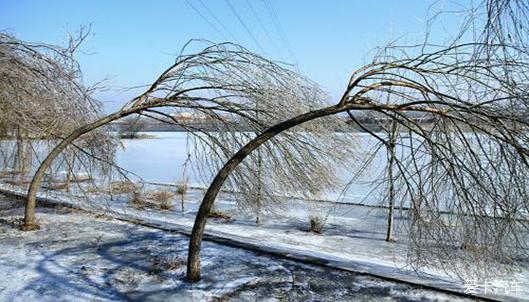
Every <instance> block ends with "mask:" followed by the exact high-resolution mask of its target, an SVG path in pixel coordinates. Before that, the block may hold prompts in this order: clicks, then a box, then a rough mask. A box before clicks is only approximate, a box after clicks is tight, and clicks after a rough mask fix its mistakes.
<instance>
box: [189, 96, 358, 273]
mask: <svg viewBox="0 0 529 302" xmlns="http://www.w3.org/2000/svg"><path fill="white" fill-rule="evenodd" d="M354 106H355V104H353V103H341V104H338V105H334V106H329V107H325V108H322V109H319V110H315V111H311V112H307V113H305V114H302V115H299V116H297V117H294V118H291V119H289V120H286V121H284V122H281V123H279V124H277V125H275V126H273V127H271V128H269V129H268V130H266V131H265V132H263V133H262V134H260V135H258V136H257V137H255V138H254V139H252V140H251V141H250V142H248V143H247V144H246V145H245V146H244V147H242V148H241V149H240V150H239V151H238V152H237V153H235V155H233V157H232V158H230V159H229V160H228V161H227V162H226V164H224V166H223V167H222V169H220V170H219V172H218V173H217V175H216V176H215V178H214V179H213V181H212V182H211V184H210V185H209V187H208V190H207V191H206V194H205V195H204V198H203V199H202V203H201V204H200V208H199V209H198V213H197V216H196V218H195V223H194V225H193V230H192V233H191V239H190V241H189V251H188V256H187V280H188V281H190V282H196V281H198V280H200V246H201V243H202V235H203V234H204V229H205V227H206V222H207V219H208V216H209V213H210V211H211V208H212V206H213V203H214V202H215V198H216V197H217V195H218V193H219V191H220V189H221V188H222V186H223V185H224V182H225V181H226V179H227V178H228V176H229V175H230V174H231V172H233V170H235V168H236V167H237V166H238V165H239V164H240V163H241V162H242V161H243V160H244V159H245V158H246V157H247V156H248V155H249V154H250V153H251V152H252V151H254V150H255V149H257V148H258V147H259V146H261V145H262V144H264V143H266V142H267V141H268V140H270V139H271V138H273V137H274V136H276V135H277V134H279V133H281V132H283V131H285V130H288V129H290V128H292V127H294V126H297V125H300V124H303V123H305V122H308V121H310V120H314V119H317V118H320V117H324V116H329V115H333V114H336V113H339V112H344V111H347V110H351V109H353V107H354Z"/></svg>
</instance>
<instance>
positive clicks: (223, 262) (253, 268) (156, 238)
mask: <svg viewBox="0 0 529 302" xmlns="http://www.w3.org/2000/svg"><path fill="white" fill-rule="evenodd" d="M22 212H23V208H22V203H21V202H20V201H18V202H17V201H15V200H13V198H7V197H5V196H1V195H0V301H120V300H142V301H208V300H210V301H220V300H222V301H225V300H235V301H464V300H465V299H463V298H460V297H456V296H451V295H447V294H444V293H439V292H436V291H430V290H424V289H420V288H417V287H413V286H410V285H404V284H401V283H395V282H390V281H384V280H381V279H377V278H373V277H369V276H363V275H359V274H355V273H350V272H345V271H341V270H335V269H331V268H325V267H321V266H314V265H308V264H302V263H300V262H296V261H291V260H287V259H284V258H276V257H272V256H269V255H266V254H262V253H256V252H251V251H247V250H243V249H238V248H233V247H228V246H224V245H220V244H216V243H212V242H207V241H206V242H204V243H203V252H202V273H203V279H202V280H201V281H200V282H198V283H197V284H189V283H187V282H185V281H184V280H185V279H184V272H185V256H186V250H187V244H188V238H187V237H186V236H183V235H179V234H175V233H169V232H165V231H161V230H157V229H152V228H147V227H143V226H138V225H135V224H132V223H126V222H121V221H117V220H115V219H112V218H109V217H108V216H105V215H97V214H88V213H85V212H82V211H79V210H72V209H69V208H63V207H54V208H42V207H40V208H38V213H37V215H38V219H39V222H40V225H41V229H40V230H38V231H34V232H21V231H19V230H18V229H17V225H18V224H19V223H20V220H19V217H20V216H21V215H22Z"/></svg>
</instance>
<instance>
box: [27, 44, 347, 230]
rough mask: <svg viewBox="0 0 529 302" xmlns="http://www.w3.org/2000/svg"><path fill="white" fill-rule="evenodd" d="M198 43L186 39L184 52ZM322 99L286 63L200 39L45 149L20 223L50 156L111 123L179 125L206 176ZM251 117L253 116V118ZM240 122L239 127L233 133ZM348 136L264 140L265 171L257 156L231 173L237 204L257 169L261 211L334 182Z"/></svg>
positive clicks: (305, 131)
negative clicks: (116, 106) (134, 92)
mask: <svg viewBox="0 0 529 302" xmlns="http://www.w3.org/2000/svg"><path fill="white" fill-rule="evenodd" d="M204 43H205V42H203V41H199V42H194V43H191V44H190V45H188V46H187V47H186V48H185V49H184V51H187V52H189V48H191V47H193V46H195V45H199V46H203V45H204ZM257 102H258V103H259V105H258V106H257V105H256V103H257ZM325 102H326V95H325V94H324V93H323V92H322V91H321V89H319V87H318V86H317V85H316V84H315V83H313V82H311V81H309V80H307V79H306V78H304V77H302V76H300V75H299V74H297V73H295V72H293V71H292V70H291V69H289V66H285V65H282V64H280V63H276V62H272V61H269V60H267V59H265V58H263V57H261V56H259V55H257V54H254V53H252V52H249V51H248V50H246V49H244V48H243V47H240V46H238V45H234V44H231V43H223V44H211V43H209V42H206V47H205V48H204V49H201V50H199V51H197V52H191V53H190V54H184V53H182V54H181V55H180V56H179V57H178V58H177V59H176V61H175V63H174V64H173V65H172V66H170V67H169V68H168V69H167V70H165V71H164V72H163V73H162V74H161V75H160V76H159V77H158V78H157V79H156V80H155V81H154V83H153V84H152V85H151V86H150V87H149V88H148V89H147V90H146V91H145V92H144V93H143V94H141V95H140V96H138V97H136V98H134V99H133V100H131V101H130V102H129V103H127V104H126V105H125V106H124V107H123V108H121V109H120V110H118V111H117V112H115V113H112V114H109V115H107V116H104V117H102V118H100V119H97V120H95V121H93V122H90V123H88V124H85V125H84V126H82V127H79V128H77V129H75V130H73V131H72V132H71V133H70V134H69V135H67V136H66V137H65V138H64V139H63V140H62V141H61V142H60V143H59V144H58V145H57V146H56V147H55V148H54V149H53V150H52V151H51V152H50V153H49V154H48V156H47V157H46V158H45V159H44V160H43V161H42V163H41V165H40V166H39V168H38V169H37V171H36V173H35V175H34V177H33V180H32V182H31V184H30V188H29V191H28V201H27V204H26V216H25V224H26V226H34V225H36V222H35V215H34V207H35V198H36V192H37V190H38V187H39V183H40V182H41V180H42V178H43V176H44V174H45V171H46V170H47V169H48V168H49V167H50V166H51V165H52V163H53V161H54V159H55V158H56V157H57V156H59V155H60V154H61V152H62V151H63V150H64V149H65V148H67V147H68V146H70V145H71V144H72V143H75V141H76V139H78V138H79V137H83V136H84V135H85V134H88V133H90V132H91V131H93V130H95V129H98V128H99V127H102V126H104V125H107V124H108V123H110V122H112V121H115V120H118V119H121V118H125V117H127V116H130V115H132V114H139V115H141V116H143V117H145V118H149V119H152V120H155V121H157V122H162V123H171V124H176V125H179V126H181V127H184V128H186V129H187V130H189V133H190V134H192V138H193V142H194V145H195V146H194V148H193V150H194V152H195V156H196V160H197V162H198V165H197V167H198V168H197V171H196V174H197V175H199V176H201V177H203V178H204V179H206V180H208V179H209V178H210V177H211V175H212V174H213V173H214V172H215V171H217V170H218V169H219V168H220V167H221V166H222V163H223V162H224V161H225V160H226V159H227V158H229V157H231V156H232V154H234V153H235V152H236V150H238V149H239V148H240V147H241V146H243V145H244V144H245V143H246V142H247V141H250V140H251V139H252V138H254V137H255V135H256V134H255V133H259V132H262V131H263V130H264V129H267V128H268V127H270V126H271V125H273V124H275V123H277V122H278V121H281V120H284V119H287V118H288V117H291V116H295V115H297V114H299V113H300V112H305V111H308V110H311V109H312V108H317V107H321V106H323V105H324V104H325ZM177 112H180V113H181V112H194V113H195V114H197V115H200V116H202V117H203V118H204V119H205V120H208V121H210V122H208V123H199V124H189V123H183V122H182V121H180V120H178V118H175V113H177ZM257 114H258V115H259V119H256V118H255V117H256V115H257ZM341 122H342V121H341V120H340V119H338V118H330V119H329V120H328V121H327V125H325V126H326V127H328V126H329V125H331V127H335V128H336V127H339V125H340V124H341ZM241 127H244V129H245V130H246V131H240V130H241ZM349 139H350V136H347V135H345V136H344V137H343V138H342V139H340V140H336V139H332V140H330V139H329V138H328V136H327V135H326V130H325V128H324V127H322V125H321V124H306V125H304V126H303V127H299V128H297V129H296V132H295V133H292V134H290V135H285V136H282V137H281V138H277V139H275V140H273V141H271V142H270V144H268V145H264V146H263V149H262V151H261V152H260V155H259V157H260V158H261V160H262V161H263V163H264V162H266V169H262V171H261V172H258V171H260V170H261V169H256V168H255V162H256V161H254V160H253V159H252V160H249V161H248V162H246V163H245V165H242V166H241V167H240V168H239V169H237V170H236V171H235V173H234V174H233V177H232V178H230V179H229V186H230V187H231V188H232V189H233V190H237V191H239V192H241V194H238V196H239V204H240V205H241V207H243V208H244V207H247V208H252V207H253V206H254V202H253V201H254V200H255V199H254V198H252V197H253V196H255V194H254V193H253V192H251V191H249V190H248V188H249V187H250V184H252V183H253V182H254V180H255V175H256V173H263V179H266V182H263V185H262V187H261V190H262V196H261V199H260V200H261V203H262V206H261V207H262V208H263V209H264V208H265V207H264V205H265V204H275V205H277V204H279V201H278V199H277V196H278V195H281V193H282V192H283V193H284V192H289V193H290V194H294V195H299V196H310V195H313V194H315V193H317V191H319V190H322V189H324V188H327V187H330V186H335V185H336V181H335V180H334V179H333V178H332V177H331V176H332V175H333V174H334V169H333V167H335V166H336V165H338V164H340V163H341V164H343V165H344V166H345V165H346V164H347V162H348V158H349V157H346V156H345V154H346V153H347V152H345V153H344V150H345V151H346V150H349V149H350V147H348V146H352V145H353V144H351V143H343V144H340V143H341V142H345V141H346V140H349ZM307 163H309V164H308V165H307ZM265 173H266V174H265ZM264 175H266V176H264ZM26 228H29V227H26Z"/></svg>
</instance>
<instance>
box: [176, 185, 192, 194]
mask: <svg viewBox="0 0 529 302" xmlns="http://www.w3.org/2000/svg"><path fill="white" fill-rule="evenodd" d="M188 190H189V187H188V186H187V183H184V182H182V183H176V194H178V195H182V196H183V195H186V194H187V191H188Z"/></svg>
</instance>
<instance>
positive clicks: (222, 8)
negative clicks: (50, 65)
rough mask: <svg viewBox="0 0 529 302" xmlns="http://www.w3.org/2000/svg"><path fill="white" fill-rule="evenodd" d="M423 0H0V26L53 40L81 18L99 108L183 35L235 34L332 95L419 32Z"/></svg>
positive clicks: (151, 71) (164, 60)
mask: <svg viewBox="0 0 529 302" xmlns="http://www.w3.org/2000/svg"><path fill="white" fill-rule="evenodd" d="M432 2H433V1H429V0H401V1H389V0H386V1H382V0H378V1H375V0H372V1H363V0H362V1H360V0H359V1H355V0H348V1H346V0H340V1H339V0H333V1H329V0H327V1H323V0H321V1H315V0H313V1H310V0H305V1H302V0H288V1H287V0H227V1H226V0H215V1H213V0H201V1H199V0H188V1H186V0H173V1H169V0H167V1H119V0H114V1H101V0H100V1H97V0H92V1H66V0H62V1H59V0H47V1H37V0H34V1H29V0H17V1H8V0H0V30H7V31H9V32H11V33H14V34H15V35H16V36H18V37H19V38H20V39H23V40H28V41H40V42H49V43H59V44H60V43H63V42H64V41H65V36H66V34H67V33H68V32H73V31H75V30H76V29H77V28H78V27H79V26H80V25H88V24H91V25H92V35H91V36H90V38H89V40H88V41H87V42H86V43H85V44H84V47H83V50H84V51H85V52H86V53H89V54H80V55H79V58H78V59H79V61H80V63H81V66H82V69H83V72H84V75H85V81H86V82H87V83H88V84H90V83H93V82H95V81H98V80H101V79H103V78H105V77H109V79H110V80H109V82H108V85H109V86H110V87H112V88H114V89H112V90H110V91H106V92H102V93H99V94H98V95H97V97H98V98H99V99H100V100H101V101H103V102H104V103H105V108H106V110H107V111H110V110H114V109H116V108H118V107H119V105H121V104H123V103H124V102H125V101H126V100H128V98H130V97H132V96H133V95H134V94H135V92H134V91H130V90H127V91H124V90H122V89H119V88H123V87H132V86H136V85H142V84H148V83H149V82H151V81H153V80H154V79H155V78H156V76H157V75H158V74H159V73H160V72H162V71H163V69H164V67H166V66H168V65H169V64H171V62H173V60H174V55H175V54H177V53H178V52H179V51H180V49H181V48H182V47H183V45H184V44H185V43H186V42H187V41H188V40H189V39H192V38H204V39H208V40H212V41H216V42H222V41H225V40H226V39H228V40H234V39H236V41H237V42H239V43H240V44H242V45H244V46H246V47H248V48H250V49H252V50H255V51H258V52H261V53H263V51H264V55H266V56H267V57H270V58H273V59H277V60H283V61H286V62H290V63H297V64H298V66H299V68H300V70H301V72H302V73H303V74H305V75H306V76H308V77H310V78H311V79H313V80H315V81H317V82H318V83H320V84H321V85H322V87H323V88H324V89H325V90H326V91H328V92H329V94H330V95H331V96H332V97H334V98H336V97H338V96H339V95H340V94H341V92H342V90H343V88H344V86H345V85H346V83H347V80H348V77H349V75H350V74H351V72H352V71H353V70H354V69H356V68H358V67H360V66H361V65H362V64H363V63H365V62H366V61H367V60H368V58H369V56H368V55H369V51H370V50H371V49H373V48H374V47H376V46H378V45H382V44H384V43H385V42H387V41H388V40H390V39H393V38H395V37H399V36H401V35H403V34H408V36H407V37H409V38H407V39H413V37H414V35H413V33H420V32H422V30H423V28H424V25H425V23H424V20H425V19H426V18H427V12H428V8H429V6H430V4H432ZM230 5H231V7H230ZM193 7H194V9H193ZM232 7H233V10H235V12H236V13H237V15H238V16H239V18H240V19H241V20H242V21H243V23H244V24H245V25H246V27H245V26H244V25H242V24H241V22H240V21H239V19H238V18H237V15H235V14H234V12H233V10H232ZM270 8H272V9H270ZM252 9H253V10H252ZM197 11H198V12H200V14H202V15H203V16H204V17H206V19H207V20H208V21H205V20H204V18H203V17H201V15H200V14H199V13H197ZM274 18H276V19H274ZM274 20H279V24H280V26H281V27H280V30H278V29H277V26H276V25H277V24H278V22H274ZM218 21H220V23H219V22H218ZM208 22H209V23H208ZM212 25H213V26H212ZM246 28H247V29H248V30H247V29H246ZM248 31H250V32H251V34H249V33H248ZM280 32H283V33H284V34H283V35H281V34H280Z"/></svg>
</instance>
